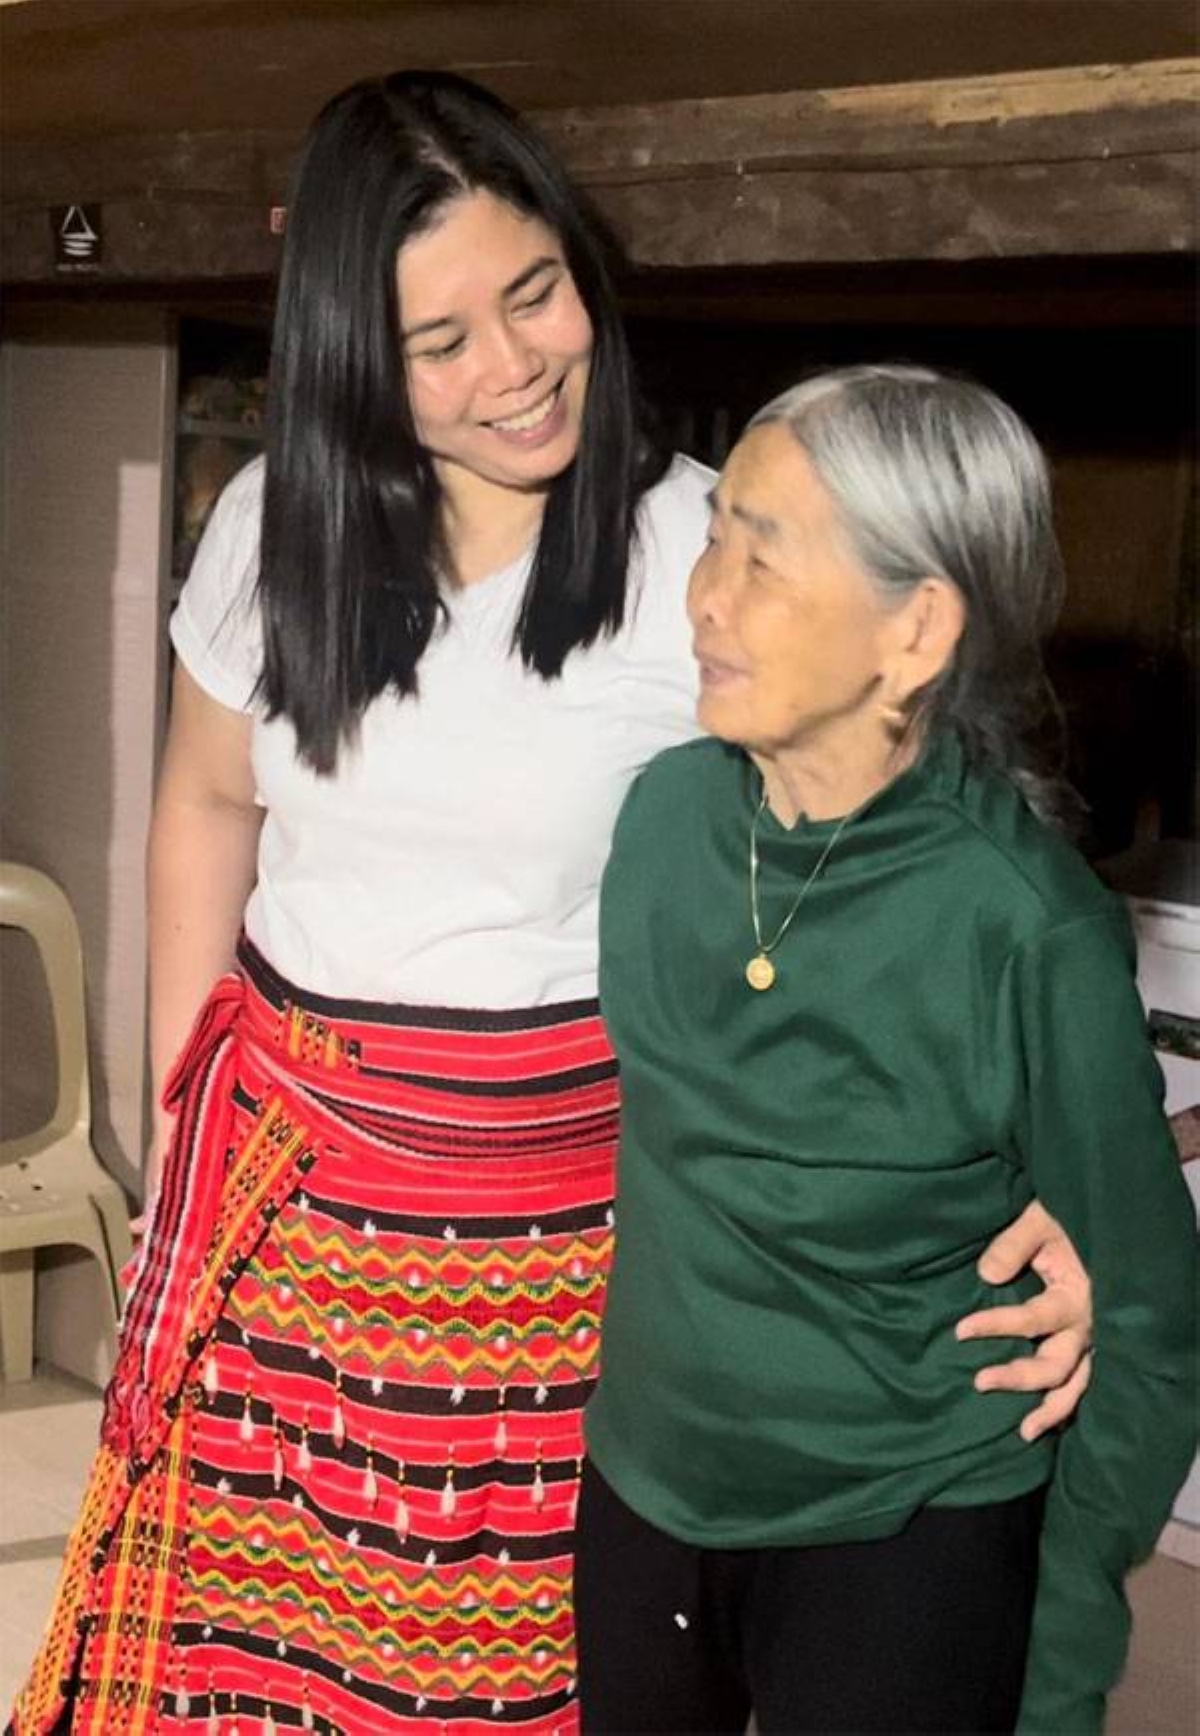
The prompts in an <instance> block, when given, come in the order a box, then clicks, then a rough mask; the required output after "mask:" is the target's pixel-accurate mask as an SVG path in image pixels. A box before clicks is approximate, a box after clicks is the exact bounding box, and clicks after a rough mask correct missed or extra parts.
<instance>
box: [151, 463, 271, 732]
mask: <svg viewBox="0 0 1200 1736" xmlns="http://www.w3.org/2000/svg"><path fill="white" fill-rule="evenodd" d="M262 490H263V461H262V459H261V458H256V459H255V460H254V461H253V463H251V464H248V465H247V466H246V467H245V469H244V470H240V471H239V472H238V474H237V475H236V476H235V477H234V478H233V480H232V482H230V483H229V484H228V486H227V487H226V488H225V490H224V491H223V493H222V495H221V498H220V499H219V500H218V502H217V504H216V506H215V507H214V508H213V514H212V517H211V518H210V519H209V521H208V525H207V527H206V528H205V532H204V535H203V536H202V537H201V539H200V546H199V547H198V548H197V550H196V556H195V559H194V560H193V562H192V567H191V571H190V572H189V574H188V578H187V583H186V584H185V585H184V587H183V590H182V592H181V593H180V597H179V603H178V606H177V607H176V609H175V612H174V613H173V615H172V616H171V643H172V644H173V645H174V647H175V650H176V652H177V654H178V656H179V660H180V662H181V663H182V664H183V666H184V668H185V669H186V670H187V672H188V674H189V675H190V676H192V678H193V679H194V680H195V681H196V682H198V683H199V685H200V686H201V687H202V688H203V689H204V691H205V692H206V693H207V694H208V695H209V696H210V697H211V698H213V699H215V700H217V701H218V702H219V703H220V704H221V705H226V706H228V707H229V708H230V710H232V711H250V710H252V709H253V697H254V689H255V687H256V685H257V683H258V677H259V672H260V670H261V666H262V628H261V625H260V621H259V614H258V606H257V602H256V599H255V595H254V588H255V580H256V578H257V576H258V547H259V532H260V526H261V520H262Z"/></svg>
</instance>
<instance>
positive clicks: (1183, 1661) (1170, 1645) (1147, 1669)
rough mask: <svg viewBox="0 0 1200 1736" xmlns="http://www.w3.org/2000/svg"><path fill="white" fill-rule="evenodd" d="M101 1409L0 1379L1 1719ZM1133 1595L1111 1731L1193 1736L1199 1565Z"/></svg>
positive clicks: (1161, 1571) (1148, 1569) (1121, 1735)
mask: <svg viewBox="0 0 1200 1736" xmlns="http://www.w3.org/2000/svg"><path fill="white" fill-rule="evenodd" d="M99 1417H100V1401H99V1398H98V1396H97V1394H96V1392H95V1391H94V1390H93V1389H92V1388H91V1387H85V1386H82V1385H81V1384H80V1383H79V1382H77V1381H73V1380H69V1379H67V1378H65V1377H63V1376H59V1375H39V1376H38V1378H37V1379H36V1380H34V1381H33V1382H31V1383H30V1384H29V1385H27V1386H10V1387H7V1388H6V1387H4V1386H3V1385H0V1718H3V1717H4V1715H5V1714H6V1713H7V1709H8V1706H9V1703H10V1701H11V1699H12V1695H13V1693H14V1691H15V1690H16V1688H17V1686H18V1684H19V1682H20V1680H21V1677H22V1675H23V1673H24V1669H25V1665H26V1663H27V1662H28V1660H29V1657H30V1654H31V1653H32V1651H33V1649H34V1647H35V1645H36V1644H37V1639H38V1635H39V1633H40V1631H41V1627H42V1623H43V1622H44V1620H45V1618H46V1614H47V1611H48V1609H49V1605H50V1598H51V1596H52V1594H53V1590H54V1583H55V1579H56V1577H57V1573H58V1564H59V1559H60V1557H61V1554H62V1547H63V1543H64V1541H65V1537H66V1532H67V1528H68V1526H69V1525H70V1523H71V1521H72V1519H73V1517H74V1513H75V1506H76V1502H77V1500H78V1497H79V1491H80V1488H81V1485H82V1483H83V1479H84V1475H85V1473H86V1470H87V1465H88V1461H89V1459H90V1457H91V1453H92V1447H93V1444H94V1442H95V1438H96V1429H97V1426H98V1423H99ZM1130 1598H1131V1602H1132V1604H1133V1610H1134V1639H1133V1649H1132V1652H1131V1655H1130V1660H1129V1668H1128V1669H1127V1671H1126V1674H1125V1680H1124V1682H1123V1683H1122V1684H1121V1687H1120V1688H1119V1689H1118V1691H1117V1693H1116V1694H1115V1695H1114V1696H1113V1702H1112V1707H1111V1710H1110V1716H1109V1723H1108V1736H1196V1732H1197V1730H1200V1691H1198V1670H1197V1662H1198V1659H1200V1573H1198V1572H1197V1570H1196V1569H1195V1568H1194V1567H1190V1566H1185V1565H1184V1564H1183V1563H1182V1562H1180V1561H1174V1560H1171V1559H1169V1558H1168V1557H1167V1556H1164V1555H1157V1556H1155V1557H1154V1559H1153V1560H1152V1561H1150V1562H1148V1563H1147V1565H1146V1566H1145V1567H1143V1568H1142V1569H1141V1570H1140V1571H1139V1572H1138V1573H1137V1574H1136V1575H1135V1576H1134V1578H1133V1580H1132V1581H1131V1584H1130ZM1064 1736H1066V1733H1064Z"/></svg>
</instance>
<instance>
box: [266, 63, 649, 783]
mask: <svg viewBox="0 0 1200 1736" xmlns="http://www.w3.org/2000/svg"><path fill="white" fill-rule="evenodd" d="M475 191H486V192H490V193H492V194H494V195H495V196H496V197H498V198H501V199H503V200H505V201H507V203H509V204H510V205H512V206H513V207H514V208H515V209H516V210H519V211H521V212H522V213H524V214H528V215H532V216H536V217H538V218H540V219H541V220H542V222H544V223H545V224H546V225H547V226H548V228H550V229H551V230H552V231H553V232H554V234H555V235H556V236H557V237H558V239H559V241H560V242H561V245H562V248H563V253H564V256H565V259H566V263H567V267H568V269H569V271H570V273H571V275H572V277H573V278H574V281H575V286H576V289H577V290H578V292H579V296H580V299H581V300H582V302H583V305H584V307H585V308H586V310H587V313H588V316H589V318H590V320H591V324H592V330H593V345H594V347H593V352H592V360H591V370H590V375H589V383H588V389H587V398H586V403H585V407H584V413H583V422H582V429H581V436H580V443H579V450H578V453H577V455H576V457H575V459H574V461H573V462H572V463H571V464H570V465H569V466H568V468H567V469H566V470H565V471H564V472H563V474H562V475H561V476H559V477H557V478H555V479H554V481H553V483H552V484H551V486H550V489H549V492H548V496H547V502H546V508H545V513H544V516H543V519H542V525H541V530H540V533H539V537H538V543H537V549H536V553H535V556H534V559H533V565H532V570H531V572H530V575H529V580H528V584H527V587H526V591H525V596H524V599H523V603H522V606H521V609H520V612H519V615H518V618H517V623H516V627H515V630H514V636H513V649H514V653H517V652H519V654H520V656H521V657H522V659H523V660H524V662H525V664H526V666H527V667H528V668H530V669H533V670H536V671H537V672H538V673H539V674H540V675H541V676H543V677H544V678H546V679H550V678H552V677H555V676H557V675H559V674H560V673H561V671H562V667H563V664H564V662H565V660H566V658H567V656H568V654H569V653H570V652H571V650H572V649H573V648H575V647H577V646H583V645H588V644H591V643H592V642H593V641H594V640H595V639H597V638H598V637H599V636H601V635H602V634H604V633H612V632H615V631H616V629H617V628H618V627H619V626H620V625H621V622H622V620H623V618H624V612H625V592H626V573H627V569H628V565H629V559H630V554H631V549H632V546H633V539H634V535H635V523H636V512H637V504H638V501H639V499H640V497H641V495H642V493H643V492H644V491H645V489H646V488H648V487H649V486H650V485H651V484H652V483H653V482H655V481H656V480H657V479H658V477H659V476H660V475H661V474H662V472H663V470H664V468H665V466H666V462H667V455H666V453H665V452H664V451H663V450H662V449H661V448H660V447H659V445H658V444H657V442H656V441H655V440H654V439H653V438H652V437H651V435H650V433H649V431H648V428H647V425H646V421H645V417H644V414H643V412H642V409H641V407H640V404H639V401H638V399H637V395H636V390H635V386H634V381H633V377H632V366H631V362H630V357H629V351H628V348H627V345H626V341H625V336H624V332H623V330H622V327H621V321H620V316H619V313H618V310H617V305H616V298H615V295H614V292H613V288H612V283H611V278H610V273H609V260H610V258H611V242H610V239H609V237H608V235H607V232H606V231H605V230H604V228H603V226H602V225H601V224H600V222H599V220H598V219H597V218H596V216H595V214H594V213H593V212H592V211H591V210H590V208H589V207H588V206H587V204H586V203H585V201H584V200H583V199H582V197H581V195H580V194H579V193H578V191H577V190H576V189H575V188H574V187H572V185H571V183H570V181H569V180H568V178H567V175H566V172H565V170H564V169H563V168H562V167H561V165H560V164H559V163H558V162H557V160H556V159H555V158H554V156H553V155H552V154H551V152H550V151H549V150H548V149H547V148H546V146H545V145H543V144H542V143H541V141H540V140H539V139H538V138H537V137H536V135H535V134H534V133H532V132H531V131H530V130H529V128H528V127H527V126H526V125H525V124H524V123H523V122H522V121H521V120H520V118H519V117H518V116H517V115H516V114H515V113H514V112H513V111H512V110H511V109H510V108H508V107H507V105H506V104H504V103H503V102H501V101H500V100H499V98H497V97H495V96H493V95H492V94H491V93H490V92H489V91H486V90H483V89H481V88H480V87H479V86H478V85H475V84H472V83H470V82H469V81H468V80H466V79H462V78H457V77H455V76H454V75H452V74H449V73H436V72H401V73H395V74H393V75H392V76H391V77H388V78H384V79H372V80H368V81H365V82H363V83H361V84H356V85H354V86H352V87H351V88H350V89H349V90H346V91H343V92H342V94H341V95H340V96H337V97H335V98H334V99H333V100H332V101H331V102H330V103H328V104H327V106H326V107H325V108H324V109H323V110H322V112H321V114H320V115H319V116H318V117H317V120H316V121H315V123H314V125H313V127H312V130H311V132H310V133H309V135H308V138H307V140H306V142H305V146H304V149H303V151H302V154H301V157H300V160H299V163H298V166H297V170H296V176H295V181H294V186H293V191H292V194H291V198H290V201H289V205H288V223H287V237H286V242H285V246H284V256H283V267H282V273H281V277H280V284H279V294H278V300H277V304H276V314H275V332H274V339H273V345H272V354H271V381H270V395H269V404H268V415H267V458H266V484H265V492H264V498H263V518H262V544H261V555H260V568H259V578H258V595H259V602H260V605H261V608H262V615H263V629H264V656H263V670H262V676H261V680H260V684H259V691H260V694H261V696H262V698H263V700H264V702H265V705H266V709H267V714H268V716H270V717H280V716H282V717H286V718H288V719H289V720H290V722H291V723H292V725H293V727H294V729H295V732H296V738H297V745H298V751H299V754H300V757H301V758H302V759H303V760H305V761H306V762H307V763H308V764H309V765H311V766H313V767H314V768H315V769H316V770H318V771H320V772H329V771H332V770H333V768H334V766H335V765H336V762H337V757H338V751H339V748H340V747H341V746H342V745H343V744H344V743H345V742H347V741H350V740H353V738H354V736H355V733H356V730H357V726H358V723H359V721H360V719H361V717H362V714H363V712H364V710H365V709H366V707H367V706H368V705H369V704H370V703H371V701H372V700H373V699H375V698H376V697H377V696H378V695H379V694H381V693H382V692H384V691H385V690H386V689H388V688H391V689H393V690H394V691H396V692H398V693H399V694H401V695H407V694H413V693H415V692H416V690H417V671H418V664H419V662H420V659H421V656H422V654H423V652H424V651H425V648H426V646H427V645H428V643H429V639H430V635H431V634H432V632H433V630H434V627H435V625H436V624H437V621H438V616H439V611H440V610H441V608H442V606H443V605H442V604H441V602H440V593H439V583H438V581H439V575H440V574H443V573H445V572H446V571H448V562H447V558H446V556H447V551H446V548H445V544H444V537H443V527H442V519H441V490H440V486H439V483H438V480H437V477H436V475H435V472H434V467H433V463H432V461H431V459H430V457H429V455H428V454H427V453H426V452H425V451H424V450H423V448H422V447H421V446H420V444H419V443H418V440H417V437H416V432H415V429H414V425H413V418H412V413H411V410H410V407H409V403H408V397H407V391H406V385H405V371H404V364H403V358H402V351H401V343H400V335H399V310H398V307H397V292H396V256H397V254H398V252H399V250H400V248H401V247H402V246H403V245H404V243H405V241H406V240H407V239H408V238H409V237H410V236H413V235H416V234H419V233H421V232H422V230H424V229H427V228H428V227H429V226H430V225H431V224H432V223H434V222H435V221H436V219H437V217H438V215H439V214H440V213H441V211H442V210H443V209H444V207H445V206H446V205H447V204H448V203H449V202H450V201H451V200H453V199H455V198H457V197H460V196H461V195H462V194H464V193H469V192H475Z"/></svg>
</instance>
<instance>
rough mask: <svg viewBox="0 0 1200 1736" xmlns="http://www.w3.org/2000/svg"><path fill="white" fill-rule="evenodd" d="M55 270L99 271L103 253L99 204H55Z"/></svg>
mask: <svg viewBox="0 0 1200 1736" xmlns="http://www.w3.org/2000/svg"><path fill="white" fill-rule="evenodd" d="M50 230H51V233H52V234H53V237H54V269H55V271H62V272H70V271H98V270H99V268H100V261H101V258H102V257H103V253H104V226H103V223H102V221H101V216H100V206H99V205H52V206H51V208H50Z"/></svg>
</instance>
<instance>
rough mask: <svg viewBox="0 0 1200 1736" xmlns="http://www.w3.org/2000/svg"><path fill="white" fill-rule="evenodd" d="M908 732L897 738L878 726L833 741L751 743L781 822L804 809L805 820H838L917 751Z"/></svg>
mask: <svg viewBox="0 0 1200 1736" xmlns="http://www.w3.org/2000/svg"><path fill="white" fill-rule="evenodd" d="M920 748H921V742H920V738H919V737H918V736H917V735H916V733H915V732H910V733H909V735H907V736H906V737H905V738H904V739H903V740H902V741H900V742H895V741H893V740H892V739H891V737H890V736H886V735H884V734H883V732H882V731H872V732H871V733H870V734H869V735H866V736H851V737H850V738H845V737H843V738H841V739H840V740H834V741H818V742H812V743H805V744H799V745H789V746H786V747H782V748H778V749H772V750H767V751H763V750H758V749H755V748H751V749H749V750H748V751H749V754H750V758H751V759H752V760H753V761H754V763H755V765H756V766H757V767H758V769H759V771H760V772H761V773H762V780H763V790H764V792H765V794H766V798H767V806H768V807H769V808H770V810H771V812H772V813H773V814H774V815H775V818H776V819H777V820H778V821H779V822H780V824H781V825H784V826H789V827H790V826H794V825H795V824H796V821H797V820H798V819H799V818H800V817H801V815H803V816H804V817H805V818H806V819H809V820H839V819H841V818H842V816H843V815H845V814H852V813H853V812H854V811H855V809H856V808H861V807H862V806H863V805H864V803H866V802H869V801H870V800H871V798H872V797H873V796H877V795H878V794H879V792H880V791H881V790H884V789H886V788H887V786H888V785H889V784H890V783H893V782H894V781H895V780H896V778H898V777H899V776H900V773H901V772H903V771H906V770H907V769H908V767H909V766H910V765H912V763H913V761H914V760H915V759H916V757H917V755H918V753H919V752H920Z"/></svg>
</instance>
